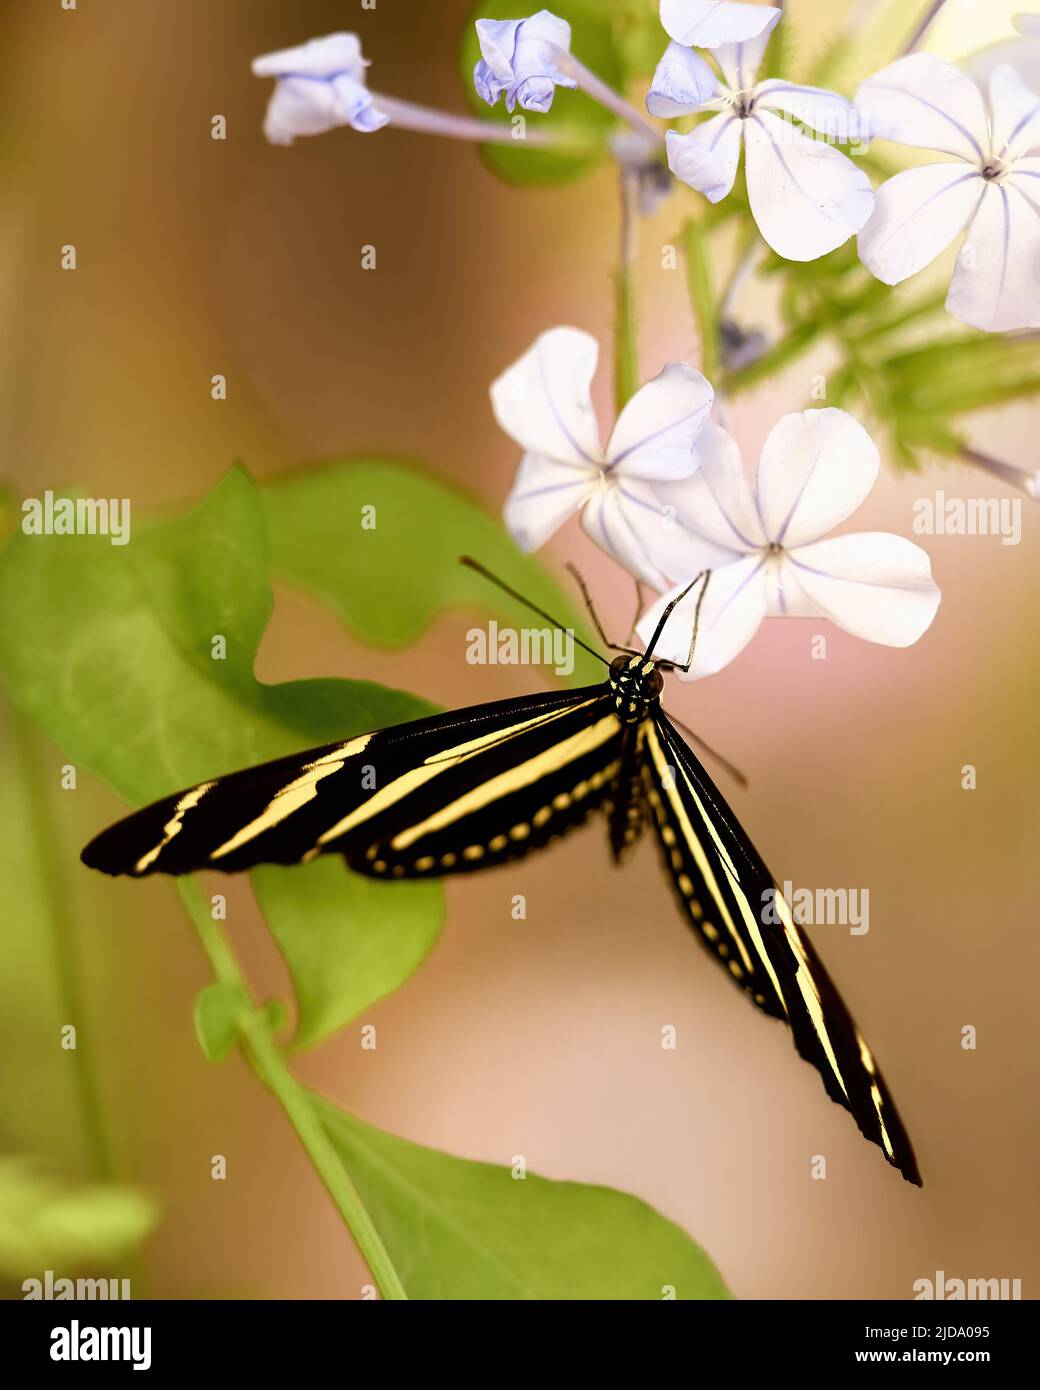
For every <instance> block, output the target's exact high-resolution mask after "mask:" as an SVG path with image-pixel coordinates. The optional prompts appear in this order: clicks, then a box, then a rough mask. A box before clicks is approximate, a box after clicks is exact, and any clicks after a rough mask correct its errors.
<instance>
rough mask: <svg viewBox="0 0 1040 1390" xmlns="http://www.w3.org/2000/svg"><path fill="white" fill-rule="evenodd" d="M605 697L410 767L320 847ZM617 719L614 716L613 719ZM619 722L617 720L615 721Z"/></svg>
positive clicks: (347, 818)
mask: <svg viewBox="0 0 1040 1390" xmlns="http://www.w3.org/2000/svg"><path fill="white" fill-rule="evenodd" d="M598 699H602V696H600V695H596V696H593V697H592V698H591V699H589V700H583V701H582V702H581V703H580V704H577V705H564V707H563V708H562V709H558V710H551V711H550V712H549V713H548V714H539V715H536V716H535V717H534V718H533V719H525V720H522V721H521V722H520V723H518V724H514V725H512V726H511V727H510V728H508V729H498V730H496V731H495V732H494V733H490V734H484V735H482V736H481V737H480V738H475V739H469V740H467V741H466V742H465V743H460V744H457V745H456V746H455V747H454V748H445V749H442V750H441V751H440V752H439V753H433V754H431V755H430V757H429V758H427V760H426V762H425V763H423V764H422V765H421V766H420V767H414V768H410V769H409V770H408V771H407V772H403V773H401V775H400V776H399V777H395V778H394V779H393V781H392V782H388V783H387V784H386V786H385V787H380V788H379V789H378V790H377V791H375V792H373V794H372V795H371V796H370V797H369V798H368V800H367V801H366V802H365V803H364V804H363V805H362V806H358V807H356V808H355V809H354V810H353V811H350V812H349V813H348V814H347V815H345V816H344V817H343V818H342V819H341V820H339V821H337V822H336V824H335V825H334V826H332V827H331V828H330V829H329V830H326V831H324V833H323V834H321V835H319V836H318V844H319V845H327V844H328V843H329V842H330V840H336V839H338V838H339V837H340V836H341V835H345V834H346V833H347V831H348V830H353V829H354V827H355V826H358V825H362V824H364V822H365V821H366V820H370V819H371V818H372V817H373V816H375V815H378V813H379V812H380V811H385V810H388V809H389V808H390V807H391V806H396V804H397V803H398V802H399V801H401V800H402V799H403V798H404V797H406V796H408V795H409V794H410V793H411V792H413V791H416V790H417V789H418V788H419V787H421V786H423V785H424V784H425V783H426V782H429V781H430V779H431V778H433V777H437V776H439V775H440V774H441V773H443V772H447V771H450V770H451V769H452V768H456V767H458V765H459V764H460V763H463V762H466V761H467V760H468V759H470V758H473V757H475V756H476V755H477V754H478V753H479V752H481V751H482V750H483V749H484V748H487V747H488V746H489V745H497V744H499V743H503V742H506V741H507V740H508V739H511V738H513V737H515V736H516V735H517V734H520V733H523V732H524V731H526V730H529V729H533V728H536V727H538V726H540V725H543V724H550V723H552V722H553V720H555V719H562V718H564V717H565V716H566V715H570V714H574V713H576V712H577V711H578V710H581V709H586V708H587V707H588V706H589V705H591V704H594V703H595V701H596V700H598ZM611 718H613V716H611ZM615 723H616V721H615Z"/></svg>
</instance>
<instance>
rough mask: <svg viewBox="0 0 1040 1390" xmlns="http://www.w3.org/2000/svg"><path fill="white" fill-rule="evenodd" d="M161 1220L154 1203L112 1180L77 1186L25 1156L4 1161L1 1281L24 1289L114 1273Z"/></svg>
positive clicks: (0, 1162) (0, 1168)
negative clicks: (50, 1274)
mask: <svg viewBox="0 0 1040 1390" xmlns="http://www.w3.org/2000/svg"><path fill="white" fill-rule="evenodd" d="M158 1219H159V1208H158V1206H157V1205H156V1203H155V1202H154V1201H153V1200H152V1198H150V1197H148V1196H146V1195H145V1194H144V1193H143V1192H139V1191H138V1190H137V1189H136V1188H132V1187H126V1186H122V1185H117V1184H115V1183H110V1184H101V1183H79V1184H77V1183H75V1182H73V1181H71V1180H70V1179H67V1178H65V1177H62V1176H59V1175H58V1174H56V1173H54V1172H52V1171H51V1170H49V1169H48V1168H46V1167H44V1166H43V1165H41V1164H38V1163H36V1162H34V1161H33V1160H31V1159H28V1158H24V1157H6V1158H2V1159H0V1276H3V1277H4V1278H7V1279H10V1280H13V1281H14V1282H15V1283H18V1284H20V1283H21V1282H22V1280H24V1279H29V1278H34V1279H42V1277H43V1274H44V1271H45V1270H48V1269H52V1270H54V1272H55V1275H56V1276H61V1277H73V1276H75V1275H76V1274H77V1273H80V1272H82V1273H84V1274H87V1273H91V1274H92V1273H96V1272H97V1270H98V1269H111V1268H112V1267H113V1266H115V1265H117V1264H118V1262H120V1261H122V1260H125V1259H126V1258H127V1257H128V1256H129V1255H132V1254H133V1252H134V1251H135V1250H137V1249H138V1248H139V1247H140V1245H141V1244H142V1242H143V1241H144V1240H145V1239H146V1238H147V1236H149V1235H150V1234H151V1232H152V1231H153V1230H154V1229H155V1226H156V1224H157V1222H158Z"/></svg>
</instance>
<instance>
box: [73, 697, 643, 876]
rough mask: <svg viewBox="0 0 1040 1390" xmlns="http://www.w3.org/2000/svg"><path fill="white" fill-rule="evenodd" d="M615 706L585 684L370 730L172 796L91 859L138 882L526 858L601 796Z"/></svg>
mask: <svg viewBox="0 0 1040 1390" xmlns="http://www.w3.org/2000/svg"><path fill="white" fill-rule="evenodd" d="M611 711H612V705H611V701H610V698H609V694H608V693H607V692H606V687H604V686H590V687H587V688H585V689H583V690H577V691H571V692H565V693H560V692H552V693H548V694H541V695H532V696H527V697H524V698H521V699H515V700H503V701H498V702H496V703H493V704H487V705H477V706H474V707H473V708H471V709H466V710H457V711H453V712H451V713H449V714H442V715H435V716H433V717H432V718H429V719H423V720H418V721H415V722H413V723H409V724H402V725H399V726H397V727H395V728H391V729H385V730H382V731H379V732H376V733H371V734H362V735H360V736H358V737H357V738H353V739H350V740H347V741H346V742H344V743H337V744H329V745H327V746H325V747H323V748H316V749H311V750H310V751H308V752H305V753H300V754H294V755H292V756H290V757H286V758H279V759H277V760H276V761H274V762H270V763H264V764H261V765H260V766H259V767H255V768H247V769H245V770H244V771H241V772H234V773H231V774H229V775H228V776H226V777H219V778H215V779H214V780H213V781H210V782H203V783H200V784H198V785H197V786H195V787H191V788H188V789H187V790H186V791H183V792H179V793H177V794H175V795H173V796H170V797H166V798H164V799H163V800H162V801H158V802H156V803H154V804H153V805H152V806H148V807H145V808H144V809H143V810H141V811H138V812H137V813H136V814H134V815H132V816H129V817H127V818H126V819H125V820H123V821H120V822H119V823H118V824H116V825H114V826H112V827H110V828H109V829H108V830H106V831H104V832H103V833H102V834H101V835H99V836H98V837H97V838H96V839H95V840H93V841H92V842H91V843H90V844H89V845H88V846H87V847H86V849H85V850H84V851H83V855H82V858H83V861H84V863H86V864H88V865H89V866H90V867H92V868H96V869H100V870H102V871H103V872H105V873H110V874H131V875H134V876H138V877H139V876H142V875H145V874H150V873H170V874H183V873H190V872H193V871H194V870H196V869H207V868H208V869H223V870H226V871H228V872H235V871H239V870H242V869H248V868H251V867H253V866H254V865H256V864H262V863H275V864H294V863H299V862H301V861H305V860H308V859H311V858H313V857H315V856H316V855H318V854H322V853H341V854H343V855H344V856H345V857H346V858H347V860H348V862H350V863H351V865H352V866H353V867H355V868H356V869H358V870H360V871H361V872H366V873H371V874H376V875H386V876H390V877H406V876H407V877H411V876H413V875H417V874H418V875H420V876H421V875H423V874H425V875H427V876H429V875H432V874H437V873H447V872H452V871H456V870H462V869H467V868H475V867H478V866H479V863H480V862H488V861H489V860H490V861H492V862H493V861H494V860H495V858H496V857H497V858H499V859H507V858H510V857H514V856H515V855H519V854H522V853H525V852H526V851H527V850H528V849H530V848H534V847H535V846H536V845H538V844H542V843H544V842H545V841H546V840H547V839H549V838H550V836H551V835H553V834H557V833H559V832H560V831H562V830H565V829H569V828H570V827H571V826H572V825H575V824H577V823H578V822H579V821H580V820H581V819H583V818H584V815H585V814H586V813H587V811H588V810H590V809H592V807H594V806H595V805H598V804H599V801H600V800H601V799H602V796H603V795H604V794H605V792H606V784H607V782H608V780H609V777H610V775H611V773H610V771H609V769H610V767H611V764H612V763H613V762H614V761H615V760H616V758H617V756H618V753H619V750H620V740H621V729H620V725H619V724H618V722H617V720H616V719H615V718H614V715H613V714H612V712H611ZM576 792H580V795H576ZM523 827H526V831H525V829H524V828H523ZM503 837H504V842H503ZM478 846H479V847H480V850H481V852H480V854H479V855H478V854H477V853H476V847H478ZM492 846H493V848H492ZM467 851H470V853H469V854H468V855H467Z"/></svg>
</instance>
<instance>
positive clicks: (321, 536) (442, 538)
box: [262, 459, 603, 682]
mask: <svg viewBox="0 0 1040 1390" xmlns="http://www.w3.org/2000/svg"><path fill="white" fill-rule="evenodd" d="M262 494H263V499H264V505H265V509H266V514H267V522H268V526H269V528H270V534H271V545H272V550H273V569H274V574H275V576H276V578H278V579H280V580H282V581H283V582H285V583H286V584H289V585H292V586H294V587H297V588H300V589H303V590H305V591H306V592H307V593H310V594H312V595H314V596H315V597H316V598H318V599H320V600H321V601H322V602H323V603H325V604H327V605H328V606H329V607H330V608H331V609H332V610H333V612H335V613H336V614H338V616H339V618H340V619H341V621H342V622H343V623H344V625H345V626H346V627H347V628H349V629H350V631H351V632H353V633H355V634H356V635H357V636H358V637H360V638H361V639H362V640H363V641H365V642H368V643H370V644H372V645H374V646H390V647H399V646H405V645H406V644H408V643H409V642H414V641H415V640H416V638H418V637H420V636H421V635H422V633H423V632H424V631H425V630H426V628H427V627H428V626H429V624H430V623H431V622H432V621H433V619H434V618H435V617H436V616H437V615H438V614H439V613H440V612H442V611H443V610H444V609H451V608H456V609H457V608H469V609H473V610H476V611H477V612H479V613H482V614H494V615H495V616H496V617H498V618H499V619H500V620H502V621H504V622H509V623H511V624H513V625H516V626H527V627H529V626H531V624H532V623H538V622H539V621H540V620H539V619H537V618H536V617H534V616H533V615H532V613H531V611H530V609H528V608H527V607H525V606H524V605H523V604H521V603H518V602H517V601H516V600H514V599H511V598H509V597H508V596H507V595H505V594H503V593H502V592H501V591H500V590H498V589H496V588H495V587H494V586H493V585H491V584H490V583H489V582H488V581H487V580H486V579H483V578H481V576H479V575H477V574H475V573H474V572H473V571H472V570H470V569H466V568H465V567H464V566H463V565H460V564H459V563H458V560H459V556H460V555H462V554H469V555H472V556H473V558H474V559H477V560H479V561H481V563H482V564H484V565H486V566H487V567H488V568H489V569H491V570H493V571H494V572H495V573H496V574H498V575H499V576H500V577H501V578H502V579H504V580H505V582H506V583H507V584H510V585H512V587H513V588H514V589H516V590H518V591H519V592H520V593H522V594H524V595H525V596H526V597H528V598H530V599H531V601H532V602H533V603H536V604H538V605H539V607H541V608H545V609H547V610H548V611H549V612H550V613H552V614H553V616H554V617H557V618H559V619H560V620H561V621H562V622H564V623H566V624H568V625H569V626H572V627H573V628H574V629H575V631H576V632H577V633H578V635H579V636H581V637H583V638H585V639H586V640H587V638H588V633H587V632H586V630H585V628H584V625H583V624H581V623H579V622H578V621H577V619H576V618H575V616H574V613H573V610H572V607H571V602H570V600H569V599H568V598H567V597H565V596H564V594H563V593H562V592H561V590H560V588H559V587H558V586H557V585H556V584H555V583H554V582H553V581H552V580H551V579H550V578H549V577H548V576H547V575H546V573H545V570H544V569H543V568H542V566H541V565H540V564H539V562H538V561H537V560H535V559H534V558H532V557H531V556H529V555H525V554H523V552H522V551H520V550H519V549H518V548H517V547H516V545H515V544H514V543H513V541H512V540H511V539H510V538H509V536H508V535H507V533H506V531H505V530H504V529H503V527H502V526H501V524H500V523H499V522H498V521H496V520H494V519H493V518H491V517H489V516H488V514H487V512H486V511H485V510H484V508H483V507H481V506H480V505H479V504H478V503H477V502H475V501H474V500H473V499H472V498H470V497H468V496H467V495H466V494H465V493H463V492H461V491H459V490H457V489H455V488H453V487H448V486H446V485H445V484H444V483H442V482H439V481H437V479H435V478H433V477H431V476H430V475H429V474H427V473H424V472H422V471H421V470H420V469H418V468H414V467H412V466H410V465H408V464H404V463H396V462H390V461H388V460H377V459H354V460H347V461H345V462H335V463H329V464H325V465H322V466H321V467H318V468H313V469H295V470H294V471H293V472H292V473H289V474H286V475H284V476H283V477H280V478H275V479H274V480H272V481H271V482H268V483H265V484H264V486H263V489H262ZM366 508H367V509H371V510H365V509H366ZM363 521H364V522H366V523H367V524H366V525H363V524H362V523H363ZM372 523H374V525H373V524H372ZM402 557H407V559H406V562H403V560H402ZM574 678H575V680H576V681H579V682H580V681H594V680H601V679H602V678H603V668H602V666H601V665H600V664H599V662H597V661H595V660H594V659H593V658H592V657H590V656H588V655H587V654H586V653H584V652H582V651H581V650H580V649H577V650H576V651H575V670H574Z"/></svg>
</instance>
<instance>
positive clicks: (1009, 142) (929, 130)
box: [856, 53, 1040, 332]
mask: <svg viewBox="0 0 1040 1390" xmlns="http://www.w3.org/2000/svg"><path fill="white" fill-rule="evenodd" d="M856 104H857V106H859V107H860V109H861V111H862V112H863V115H864V118H865V120H866V121H867V122H868V125H869V130H870V133H871V136H872V137H879V138H881V139H883V140H896V141H898V142H899V143H900V144H903V145H915V146H921V147H923V148H925V149H930V150H935V151H937V152H939V153H941V154H945V155H949V156H950V158H949V159H948V160H944V161H942V162H941V163H938V164H921V165H918V166H916V167H914V168H912V169H905V170H904V171H903V172H902V173H901V174H896V175H895V177H894V178H890V179H888V180H886V182H885V183H883V184H882V185H881V187H880V188H879V189H878V193H877V207H876V209H875V212H874V216H873V217H872V218H871V219H870V221H869V222H868V223H867V225H866V227H864V229H863V231H862V232H861V233H860V237H859V254H860V258H861V259H862V261H863V263H864V265H866V266H867V268H868V269H869V270H871V271H872V272H873V274H874V275H876V276H877V278H878V279H879V280H883V281H884V282H885V284H887V285H896V284H898V283H899V282H900V281H901V280H905V279H906V278H907V276H909V275H914V274H916V273H917V271H919V270H921V269H923V268H924V267H925V266H926V265H928V264H929V263H930V262H931V261H933V260H934V259H935V258H936V256H938V255H939V253H940V252H941V251H944V250H945V249H946V247H947V246H949V245H950V243H951V242H952V241H953V239H954V237H956V236H957V234H958V233H959V232H960V231H961V230H962V229H963V228H964V227H965V226H967V228H968V235H967V238H966V240H965V243H964V246H963V248H962V249H961V253H960V256H959V257H958V260H957V267H956V269H955V271H954V274H953V281H952V283H951V285H950V293H949V295H948V296H947V299H946V307H947V309H949V311H950V313H951V314H953V315H954V316H955V317H956V318H959V319H960V320H961V321H962V322H963V323H968V324H971V325H972V326H973V327H975V328H983V329H987V330H989V331H990V332H1004V331H1006V330H1008V329H1015V328H1038V327H1040V97H1038V96H1037V95H1036V94H1035V93H1034V92H1032V91H1030V89H1029V88H1028V87H1027V86H1026V85H1025V83H1024V82H1023V81H1022V78H1021V77H1020V76H1019V74H1018V73H1017V72H1016V71H1015V69H1014V68H1013V67H1011V66H1010V65H1008V64H1001V66H1000V67H998V68H996V69H995V70H994V71H993V73H992V74H991V76H990V79H989V107H988V110H987V104H986V101H985V99H984V97H983V94H982V92H981V91H980V89H979V88H978V87H977V86H976V84H975V83H974V82H973V81H972V80H971V78H970V77H967V76H966V75H965V74H964V73H962V72H960V71H959V70H958V69H957V68H955V67H953V66H952V65H951V64H950V63H945V62H943V60H942V59H941V58H936V57H934V56H933V55H932V54H931V53H912V54H910V56H909V57H906V58H900V59H899V60H898V62H895V63H892V64H891V65H890V66H889V67H887V68H883V69H882V71H881V72H879V73H876V74H875V75H874V76H873V77H871V78H868V79H867V81H866V82H864V83H863V85H862V86H861V87H860V89H859V91H858V93H857V94H856Z"/></svg>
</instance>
